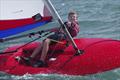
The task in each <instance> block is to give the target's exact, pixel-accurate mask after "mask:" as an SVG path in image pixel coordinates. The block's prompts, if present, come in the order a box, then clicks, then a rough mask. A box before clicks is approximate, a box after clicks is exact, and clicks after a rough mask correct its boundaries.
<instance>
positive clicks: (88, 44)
mask: <svg viewBox="0 0 120 80" xmlns="http://www.w3.org/2000/svg"><path fill="white" fill-rule="evenodd" d="M75 42H76V44H77V46H78V47H79V49H82V50H84V53H83V54H82V55H78V56H74V57H72V56H73V55H74V54H75V50H74V49H73V47H72V45H70V46H69V47H67V48H66V49H65V50H64V52H63V53H62V52H59V53H55V55H54V57H56V60H54V61H49V60H47V63H48V65H49V66H48V67H42V68H34V67H31V66H26V65H25V64H21V63H19V62H18V61H16V60H15V57H16V56H21V55H22V56H23V50H27V51H30V50H32V49H34V48H35V47H36V46H37V45H38V43H32V44H30V45H28V46H26V47H24V48H22V49H20V50H18V51H17V52H15V53H14V54H13V53H12V54H1V55H0V71H3V72H6V73H9V74H14V75H24V74H26V73H29V74H38V73H44V74H53V73H58V74H68V75H86V74H95V73H98V72H104V71H108V70H112V69H115V68H119V67H120V41H118V40H110V39H97V38H93V39H92V38H82V39H75ZM14 49H16V46H13V47H10V48H8V49H6V50H5V51H10V50H14ZM56 49H57V48H56ZM71 57H72V58H71Z"/></svg>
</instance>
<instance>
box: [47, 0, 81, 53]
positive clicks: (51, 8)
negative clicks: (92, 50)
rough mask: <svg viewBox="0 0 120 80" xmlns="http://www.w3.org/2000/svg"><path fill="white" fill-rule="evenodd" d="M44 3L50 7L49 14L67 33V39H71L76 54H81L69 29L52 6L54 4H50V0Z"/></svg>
mask: <svg viewBox="0 0 120 80" xmlns="http://www.w3.org/2000/svg"><path fill="white" fill-rule="evenodd" d="M45 3H46V5H47V7H48V9H50V12H51V14H52V15H53V17H54V18H55V19H57V20H58V22H59V23H60V24H61V27H62V29H63V30H64V31H65V32H66V34H67V36H68V38H69V40H70V41H71V43H72V45H73V47H74V49H75V50H76V51H77V54H82V51H81V50H79V49H78V47H77V45H76V43H75V42H74V40H73V38H72V37H71V35H70V33H69V31H68V30H67V28H66V25H65V24H64V22H63V20H62V19H61V17H60V15H59V14H58V12H57V10H56V9H55V8H54V6H53V5H52V3H51V1H50V0H45Z"/></svg>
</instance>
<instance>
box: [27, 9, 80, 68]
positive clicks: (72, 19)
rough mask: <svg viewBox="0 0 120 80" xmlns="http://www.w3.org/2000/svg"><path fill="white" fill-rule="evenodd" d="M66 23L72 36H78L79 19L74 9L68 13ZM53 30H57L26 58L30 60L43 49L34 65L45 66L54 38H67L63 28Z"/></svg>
mask: <svg viewBox="0 0 120 80" xmlns="http://www.w3.org/2000/svg"><path fill="white" fill-rule="evenodd" d="M65 25H66V27H67V29H68V31H69V33H70V34H71V36H72V37H76V36H77V34H78V33H79V24H78V20H77V13H76V12H74V11H71V12H69V13H68V21H67V22H65ZM53 31H54V32H55V33H54V34H53V35H50V36H49V37H48V38H46V39H45V40H44V41H43V43H42V47H41V46H38V47H37V48H36V49H35V51H34V52H33V53H32V55H31V56H30V57H29V58H28V59H26V61H27V62H30V60H31V59H32V58H34V57H35V56H36V55H37V54H38V53H40V51H42V53H41V57H40V60H39V61H37V62H36V63H35V64H34V65H33V66H34V67H43V66H45V65H46V62H45V59H46V56H47V53H48V50H49V46H50V43H51V42H52V41H53V40H57V41H59V40H65V39H66V37H67V36H66V35H65V32H64V31H63V30H60V31H59V29H58V28H56V29H53Z"/></svg>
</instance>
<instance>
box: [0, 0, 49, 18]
mask: <svg viewBox="0 0 120 80" xmlns="http://www.w3.org/2000/svg"><path fill="white" fill-rule="evenodd" d="M46 9H47V8H45V4H44V2H43V1H42V0H0V20H8V19H22V18H29V17H31V16H33V15H35V14H37V13H40V14H41V16H47V15H49V12H47V10H46Z"/></svg>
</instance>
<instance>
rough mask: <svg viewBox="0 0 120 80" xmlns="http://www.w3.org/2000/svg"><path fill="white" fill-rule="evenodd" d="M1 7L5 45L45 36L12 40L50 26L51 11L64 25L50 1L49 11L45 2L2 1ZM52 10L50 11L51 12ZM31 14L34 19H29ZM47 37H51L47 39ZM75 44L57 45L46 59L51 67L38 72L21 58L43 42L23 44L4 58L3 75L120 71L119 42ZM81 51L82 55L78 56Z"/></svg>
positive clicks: (86, 40)
mask: <svg viewBox="0 0 120 80" xmlns="http://www.w3.org/2000/svg"><path fill="white" fill-rule="evenodd" d="M13 2H14V3H16V4H17V3H19V4H18V5H17V6H20V5H23V4H25V3H28V4H26V5H25V6H28V8H26V7H25V6H24V5H23V7H18V8H17V7H16V5H15V4H13ZM0 4H1V5H2V8H1V11H0V12H1V14H2V16H0V38H1V39H0V41H1V42H4V41H9V40H12V39H16V38H19V37H20V38H21V37H25V36H31V35H33V34H34V35H35V34H39V35H41V34H42V33H43V32H41V31H39V32H35V33H32V34H31V33H30V34H26V35H21V36H17V37H9V36H12V35H14V34H17V33H21V32H23V31H27V30H30V29H33V28H36V27H38V26H41V25H44V24H46V23H48V22H50V21H51V19H52V16H51V14H50V13H49V11H48V10H51V12H53V13H52V14H55V15H56V17H57V19H58V21H59V22H60V23H61V24H63V22H62V21H61V19H60V16H59V15H58V13H57V12H56V11H55V9H54V7H53V5H51V3H50V0H46V5H47V7H46V5H45V4H44V2H43V1H42V0H24V3H23V2H22V1H16V2H15V0H13V1H9V0H1V3H0ZM5 4H9V5H6V6H9V8H10V9H9V11H7V10H6V9H7V8H6V7H5ZM48 7H49V9H47V8H48ZM14 10H15V11H14ZM27 10H28V11H27ZM32 10H33V11H32ZM34 10H35V11H34ZM29 11H32V12H29ZM36 11H37V12H36ZM26 12H27V13H26ZM29 13H30V15H29V16H28V14H29ZM31 13H33V14H31ZM6 15H8V16H6ZM23 15H24V16H23ZM15 18H16V19H15ZM63 27H65V26H63ZM44 32H46V31H44ZM66 33H67V31H66ZM46 34H47V33H45V34H44V35H46ZM68 36H69V39H71V37H70V35H69V34H68ZM71 42H72V44H71V45H67V42H66V41H61V42H58V43H57V44H56V45H52V46H51V47H50V49H49V53H48V56H47V59H46V62H47V63H48V66H46V67H38V68H36V67H32V66H29V65H26V64H25V62H24V61H22V60H21V57H27V56H29V55H30V54H31V53H32V52H33V51H34V49H35V48H36V47H37V46H38V45H39V44H40V42H32V43H29V44H27V45H26V44H21V45H16V46H14V45H13V46H11V47H8V48H7V49H5V50H4V51H3V52H2V53H1V54H0V71H2V72H5V73H8V74H13V75H24V74H40V73H41V74H68V75H87V74H95V73H99V72H104V71H109V70H112V69H116V68H119V67H120V41H119V40H113V39H103V38H80V39H79V38H77V39H71ZM78 50H80V51H79V52H78ZM38 58H39V56H36V58H35V59H34V60H33V63H34V61H35V60H36V59H38Z"/></svg>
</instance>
